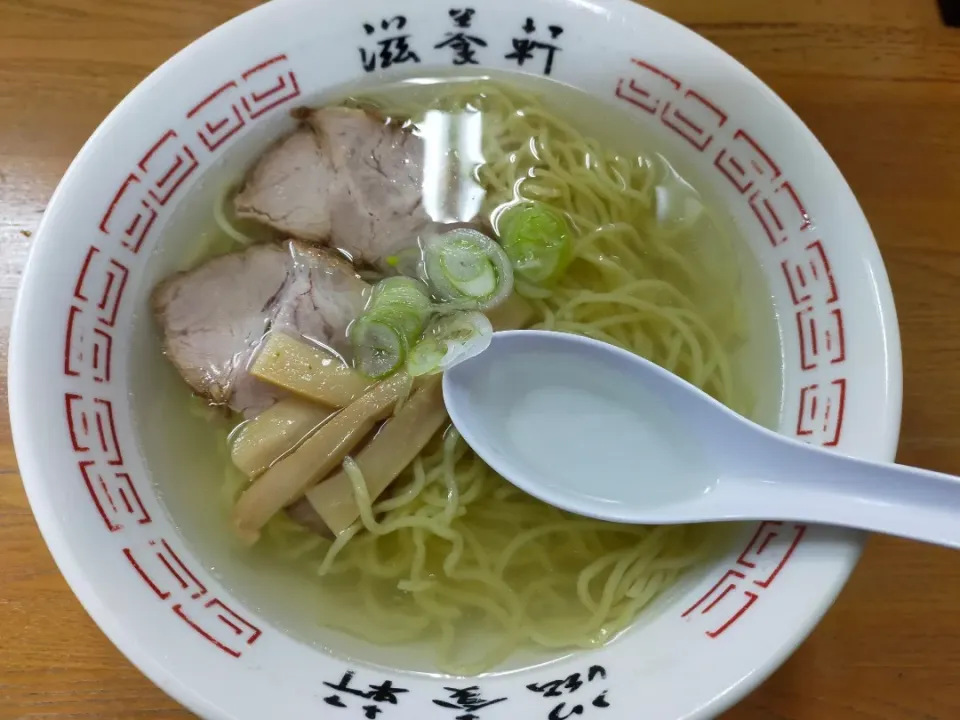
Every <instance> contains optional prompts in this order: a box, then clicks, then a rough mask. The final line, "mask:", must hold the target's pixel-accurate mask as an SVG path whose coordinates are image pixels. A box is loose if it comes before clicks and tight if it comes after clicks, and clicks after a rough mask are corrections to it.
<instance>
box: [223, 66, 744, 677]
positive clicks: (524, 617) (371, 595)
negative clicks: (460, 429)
mask: <svg viewBox="0 0 960 720" xmlns="http://www.w3.org/2000/svg"><path fill="white" fill-rule="evenodd" d="M379 105H380V107H381V109H382V110H384V111H385V112H387V113H388V114H393V115H395V116H399V117H409V118H411V119H412V120H413V122H416V121H417V118H419V117H422V114H423V108H415V107H411V108H403V107H400V106H399V105H398V103H397V101H396V99H387V100H385V101H384V100H382V101H381V102H380V103H379ZM434 109H439V110H446V111H457V110H463V109H473V110H480V111H482V112H483V113H484V122H483V133H484V136H483V138H482V142H481V147H482V149H483V153H484V157H485V162H484V163H483V164H481V165H479V166H478V167H476V168H475V169H474V171H473V175H474V177H475V178H476V179H477V181H478V182H479V183H480V184H481V185H482V186H483V188H484V190H485V192H486V197H485V200H484V207H483V212H484V213H486V214H487V215H488V216H489V214H491V213H492V212H493V211H494V210H495V209H496V208H498V207H501V206H503V205H504V204H506V203H510V202H513V201H515V200H516V199H518V197H526V198H536V199H537V200H539V201H540V202H543V203H546V204H548V205H551V206H552V207H554V208H555V209H557V210H558V211H560V212H563V213H565V214H566V216H567V217H569V218H570V220H571V221H572V223H573V225H574V227H575V230H576V232H575V235H576V236H577V237H576V239H575V241H574V246H573V252H572V255H573V260H572V262H571V264H570V266H569V268H568V270H567V271H566V273H565V275H564V277H563V278H562V279H561V281H560V282H559V284H558V285H557V286H556V287H555V288H553V289H551V290H547V291H545V292H543V293H542V297H535V298H532V300H531V304H532V306H533V308H534V313H535V319H534V326H535V327H540V328H546V329H554V330H560V331H565V332H574V333H579V334H583V335H588V336H590V337H594V338H597V339H600V340H603V341H606V342H610V343H612V344H615V345H618V346H620V347H623V348H625V349H627V350H630V351H632V352H635V353H637V354H640V355H642V356H644V357H647V358H649V359H651V360H652V361H654V362H657V363H659V364H661V365H663V366H664V367H667V368H668V369H670V370H672V371H674V372H677V373H678V374H681V375H683V376H684V377H686V378H687V379H688V380H690V381H691V382H694V383H696V384H697V385H699V386H700V387H702V388H703V389H704V390H705V391H707V392H709V393H711V394H713V395H714V396H715V397H716V398H717V399H718V400H720V401H721V402H724V403H726V404H727V405H730V406H732V407H734V408H735V409H739V410H741V411H744V410H746V409H747V408H746V407H745V405H746V403H747V402H748V401H749V398H746V397H744V395H743V389H742V388H738V387H735V384H734V377H733V373H732V370H731V364H730V355H729V352H730V349H731V347H733V346H734V345H735V343H736V342H738V341H739V339H740V338H742V328H741V326H740V322H741V317H742V316H741V314H740V311H739V309H738V307H737V298H736V297H735V295H736V286H735V285H736V278H735V277H733V271H732V270H730V273H727V275H729V277H728V276H727V275H725V274H724V270H726V269H725V268H719V269H718V268H708V267H704V266H702V265H701V264H699V262H698V260H697V253H696V252H694V249H693V248H692V247H690V246H689V245H688V244H687V238H686V235H687V234H688V230H689V228H688V227H686V226H685V225H683V226H680V227H679V228H678V227H673V228H669V229H666V230H665V229H663V228H661V227H659V226H658V225H657V223H656V218H655V215H654V213H653V208H654V207H655V203H656V200H655V195H654V188H655V187H656V185H657V184H658V182H659V178H661V177H663V176H664V175H665V173H667V172H671V171H670V170H669V169H668V168H666V167H665V166H664V165H663V163H662V161H661V160H660V159H659V158H658V157H656V156H651V157H637V156H629V155H623V154H617V153H615V152H613V151H611V150H609V149H607V148H605V147H603V146H602V145H601V144H600V143H599V142H597V141H596V140H594V139H591V138H586V137H584V136H583V135H582V134H580V133H579V132H578V131H577V130H576V129H575V128H573V127H572V126H570V125H569V124H568V123H566V122H564V121H563V120H561V119H559V118H557V117H556V116H555V115H553V114H552V113H551V112H550V110H549V109H547V108H546V107H545V106H542V105H540V104H539V103H538V102H537V101H536V100H534V99H532V98H531V97H530V96H529V94H527V93H524V94H523V96H520V95H519V94H518V93H516V92H514V91H511V90H509V89H506V88H504V87H503V86H501V85H498V84H478V83H476V82H474V83H469V84H453V85H450V86H448V91H447V92H446V94H444V95H443V97H442V98H441V99H440V100H439V101H437V102H436V104H435V106H434ZM518 193H519V195H518ZM705 283H706V284H710V283H715V284H716V287H717V288H719V289H717V290H716V291H715V292H713V293H711V294H710V299H711V302H712V303H713V306H705V305H703V304H702V300H703V297H704V295H705V293H704V289H703V287H702V286H703V285H704V284H705ZM727 296H729V297H727ZM344 470H345V471H346V473H347V476H348V477H349V478H350V480H351V483H352V485H353V488H354V492H355V496H356V499H357V504H358V507H359V508H360V520H359V521H358V522H357V523H355V524H354V525H353V526H351V527H350V528H349V529H348V530H347V531H346V533H344V534H343V535H341V536H340V537H339V538H337V540H335V541H333V542H330V541H326V540H320V539H318V538H316V537H315V536H313V535H311V534H310V533H309V532H308V531H306V530H304V529H303V528H300V527H299V526H297V525H295V524H294V523H293V522H292V521H290V520H289V519H288V518H286V517H284V516H278V517H276V518H274V519H273V520H271V522H270V524H268V526H267V528H266V530H265V532H264V534H263V541H262V542H263V543H264V544H265V545H268V546H270V547H271V548H273V549H275V550H277V551H278V552H282V553H283V556H284V557H288V558H292V557H296V558H298V559H297V562H300V563H302V564H303V565H304V566H305V567H310V568H311V569H312V570H313V571H314V572H316V573H317V574H319V575H320V576H321V580H322V582H323V583H324V584H325V585H327V586H329V587H330V588H333V589H337V590H338V591H339V592H340V594H341V596H342V597H343V598H347V601H344V602H343V603H340V604H337V605H335V606H327V605H325V606H324V607H323V608H320V609H318V615H319V616H320V618H321V621H322V622H324V623H325V624H327V625H330V626H332V627H337V628H340V629H343V630H345V631H347V632H350V633H352V634H355V635H357V636H359V637H363V638H366V639H368V640H370V641H371V642H376V643H392V642H408V641H411V640H414V639H423V640H429V641H431V642H432V643H433V646H434V648H435V649H436V654H437V663H438V665H439V666H440V668H441V669H443V670H446V671H450V672H458V673H465V674H470V673H476V672H482V671H484V670H487V669H489V668H490V667H491V666H493V665H496V664H497V663H499V662H501V661H502V660H504V659H505V658H506V657H508V656H509V655H510V654H511V653H512V652H513V651H515V650H516V649H518V648H521V647H529V646H534V647H537V646H539V647H542V648H556V649H564V648H572V647H596V646H598V645H601V644H603V643H604V642H607V641H608V640H610V639H611V638H612V637H614V636H615V635H616V633H618V632H620V631H621V630H623V629H624V628H626V627H627V626H629V624H630V623H631V622H632V621H633V620H634V618H635V617H636V615H637V613H639V612H640V611H641V610H643V608H645V607H646V606H647V605H649V604H650V602H652V601H653V600H654V599H656V598H657V597H658V596H659V595H660V594H661V593H663V592H664V590H666V589H667V588H668V587H669V586H670V585H671V584H672V583H673V582H675V581H676V580H677V578H678V577H680V575H681V574H682V573H683V572H684V571H685V570H687V569H688V568H690V567H691V566H693V565H694V564H696V563H697V562H699V561H700V560H701V559H702V558H703V557H704V555H705V554H706V553H707V552H708V551H709V549H710V546H711V543H712V542H714V541H715V539H716V535H715V533H713V532H712V531H711V530H710V529H709V528H705V527H680V526H676V527H674V526H671V527H658V528H651V527H640V526H627V525H618V524H613V523H605V522H601V521H597V520H591V519H586V518H581V517H577V516H572V515H569V514H567V513H565V512H563V511H561V510H558V509H557V508H554V507H550V506H548V505H545V504H543V503H541V502H539V501H538V500H535V499H533V498H531V497H529V496H527V495H526V494H525V493H522V492H520V491H519V490H517V489H516V488H514V487H513V486H511V485H509V484H507V483H506V482H505V481H504V480H503V479H502V478H500V477H499V476H497V475H496V474H495V473H494V472H493V471H492V470H491V469H490V468H488V467H487V466H486V465H485V464H484V463H483V462H482V461H481V460H480V459H479V458H477V457H476V456H475V455H474V454H473V453H472V452H470V451H469V449H468V448H467V447H466V446H465V445H464V443H463V442H462V441H461V440H460V438H459V437H458V436H457V434H456V433H455V432H451V431H448V432H447V433H446V434H445V435H444V436H443V437H442V438H438V439H436V440H435V442H434V443H432V444H431V445H430V446H429V447H428V448H427V449H426V450H425V451H424V452H422V453H421V454H420V455H419V456H418V457H417V458H416V460H415V461H414V462H413V463H412V464H411V466H410V467H409V468H407V470H406V471H405V472H404V473H403V475H402V476H401V478H400V479H398V481H397V483H396V487H397V490H396V492H394V493H393V494H391V495H390V496H389V497H384V498H382V499H380V500H379V501H377V502H376V504H375V505H373V506H371V503H370V498H369V497H368V496H367V494H366V485H365V483H364V482H363V477H362V475H361V474H360V470H359V468H358V467H357V466H356V464H355V463H353V462H352V461H350V460H348V461H347V462H346V463H344ZM596 471H597V472H603V468H602V466H598V467H597V470H596ZM239 489H240V488H239V487H237V486H236V485H234V486H231V487H229V488H227V489H225V492H226V493H227V494H228V495H231V497H235V496H236V493H237V492H238V491H239ZM487 631H489V632H492V633H493V636H492V637H493V638H494V641H493V643H492V646H491V644H490V643H486V644H485V645H484V644H483V643H480V645H482V646H483V647H479V646H478V645H477V643H476V642H474V640H476V638H477V637H479V635H480V634H482V633H483V632H487ZM478 647H479V649H478Z"/></svg>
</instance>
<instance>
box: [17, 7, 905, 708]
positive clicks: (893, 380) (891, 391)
mask: <svg viewBox="0 0 960 720" xmlns="http://www.w3.org/2000/svg"><path fill="white" fill-rule="evenodd" d="M309 1H310V0H274V2H273V3H266V4H262V5H259V6H257V7H254V8H252V9H251V10H248V11H246V12H245V13H243V14H241V15H238V16H236V17H234V18H232V19H230V20H228V21H227V22H225V23H223V24H222V25H220V26H218V27H216V28H214V29H212V30H211V31H209V32H207V33H205V34H204V35H203V36H201V37H200V38H197V39H195V40H194V41H192V42H191V43H190V44H189V45H187V46H186V47H184V48H183V49H181V50H180V51H178V52H177V53H176V54H174V55H173V56H172V57H170V58H169V59H167V60H166V61H165V62H164V63H163V64H161V65H160V66H159V67H158V68H157V69H155V70H154V71H153V72H151V73H150V74H149V75H148V76H147V77H146V78H144V79H143V80H142V81H141V82H140V83H139V84H138V85H137V86H136V87H135V88H134V89H133V90H131V91H130V92H129V93H128V94H127V95H126V96H125V97H124V98H123V99H122V100H121V101H120V102H119V103H118V104H117V105H116V107H115V108H114V109H113V110H111V112H110V113H109V114H108V115H107V117H106V118H105V119H104V120H103V121H102V122H101V123H100V125H99V126H98V127H97V129H96V130H95V131H94V132H93V133H92V134H91V136H90V137H89V138H88V140H87V141H86V142H85V143H84V144H83V146H82V147H81V149H80V151H79V152H78V153H77V155H76V157H75V158H74V159H73V160H72V161H71V163H70V166H69V167H68V169H67V171H66V172H65V174H64V176H63V177H62V179H61V180H60V182H59V183H58V184H57V188H56V190H55V191H54V193H53V195H52V196H51V198H50V200H49V202H48V204H47V209H46V210H45V212H44V215H43V218H42V219H41V222H40V224H39V226H38V229H37V232H36V236H35V238H34V242H33V243H31V248H30V252H29V256H28V258H27V262H26V264H25V267H24V271H23V280H22V282H21V284H20V288H19V289H18V293H17V298H16V301H15V305H14V311H13V317H12V323H11V330H10V351H9V360H8V396H9V397H8V409H9V413H10V418H11V435H12V438H13V443H14V447H15V449H16V454H17V460H18V464H19V470H20V474H21V478H22V482H23V485H24V489H25V491H26V494H27V497H28V501H29V503H30V506H31V509H32V511H33V513H34V516H35V518H36V521H37V525H38V527H39V529H40V531H41V535H42V536H43V539H44V542H45V543H46V545H47V547H48V548H49V550H50V553H51V555H52V556H53V558H54V561H55V562H56V564H57V566H58V569H59V570H60V572H61V574H62V575H63V576H64V578H65V579H66V580H67V583H68V584H69V586H70V588H71V590H72V591H73V593H74V594H75V595H76V596H77V599H78V600H80V602H81V604H82V605H83V607H84V609H85V610H86V611H87V613H88V614H89V615H90V617H91V618H92V619H93V620H94V622H95V623H96V624H97V625H98V626H99V627H100V629H101V630H102V631H103V632H104V634H105V635H106V636H107V637H108V638H109V639H110V641H111V642H112V643H113V644H114V646H116V647H117V648H118V649H119V650H120V651H121V653H123V655H124V656H125V657H126V658H127V659H128V660H129V661H130V662H131V663H132V664H133V665H134V666H136V667H137V668H138V669H139V670H140V671H141V672H143V673H144V674H145V675H146V676H147V677H148V678H149V679H150V680H151V681H152V682H154V683H155V684H156V685H157V686H158V687H160V688H161V689H162V690H164V692H166V693H167V694H169V695H170V696H171V697H173V698H174V699H175V700H176V701H178V702H180V703H182V704H183V705H184V706H185V707H187V708H188V709H189V710H191V711H193V712H195V713H197V714H198V715H200V716H202V717H218V718H219V717H227V716H226V715H224V714H223V713H222V711H221V710H220V709H219V708H218V707H217V706H216V705H214V704H212V703H211V702H210V701H209V700H208V699H207V698H206V697H205V696H204V694H203V693H201V692H199V691H198V690H196V689H195V688H194V687H193V686H191V685H189V684H186V683H184V682H181V681H180V680H179V679H178V678H177V677H176V676H175V675H174V674H172V673H170V672H169V671H168V670H167V668H166V667H165V666H164V665H163V664H162V663H160V662H158V661H157V660H156V659H155V657H154V656H153V655H152V654H151V653H150V652H149V650H148V649H147V648H145V647H144V646H143V645H142V644H141V643H140V642H139V641H138V640H137V638H136V636H135V635H133V634H131V633H129V632H126V631H125V630H124V628H123V626H122V624H121V621H120V618H119V616H117V615H115V614H114V613H113V612H112V610H110V609H109V608H108V607H106V606H105V604H104V603H103V602H102V601H101V599H100V593H99V592H98V591H97V590H96V589H95V587H94V586H93V584H92V583H91V582H89V580H88V579H87V577H86V574H85V573H84V572H83V570H82V568H81V567H80V563H79V562H78V560H77V556H76V554H75V552H74V549H73V548H72V547H71V545H70V543H69V541H68V539H67V536H66V533H64V532H63V529H62V526H61V525H60V523H59V522H58V520H57V517H56V515H55V513H54V511H53V508H52V506H51V505H50V503H49V501H48V499H47V494H48V490H47V489H46V488H45V487H44V483H45V481H44V480H43V477H42V475H43V474H42V472H41V470H40V463H39V461H38V457H39V452H40V451H41V449H40V448H39V447H37V443H38V439H36V438H35V437H31V436H28V435H27V433H26V431H25V429H24V424H23V423H22V422H17V420H16V418H18V417H21V416H23V415H26V414H29V413H30V403H29V388H28V387H27V386H26V383H25V382H24V380H25V379H26V376H27V370H26V368H27V367H28V359H27V358H26V357H24V355H23V353H22V352H21V351H20V349H19V348H20V347H21V346H22V343H21V342H18V341H17V339H18V338H20V337H21V336H23V335H24V334H25V333H27V332H28V320H27V318H26V317H24V315H25V311H24V309H23V308H24V305H25V302H24V296H25V294H26V292H25V290H24V288H26V287H28V285H29V284H30V279H31V278H32V277H33V276H34V275H35V274H36V271H35V269H34V268H35V266H36V265H37V264H38V263H39V261H38V259H37V256H38V254H39V253H38V252H37V251H36V249H37V246H38V245H39V244H41V243H43V242H44V238H45V237H46V235H47V234H48V232H49V231H48V230H47V228H48V226H49V225H50V224H52V223H53V220H52V216H53V215H54V214H55V213H56V212H57V210H58V208H59V205H60V204H61V196H62V194H63V190H64V188H65V187H67V186H68V185H70V184H71V183H72V182H73V180H74V176H76V175H78V174H80V173H81V170H82V169H83V166H84V165H85V164H86V163H87V159H88V158H89V156H90V155H91V154H92V153H93V152H94V149H95V148H96V147H97V146H99V145H100V144H101V142H102V140H103V137H104V136H105V135H107V134H108V133H109V132H110V131H111V129H112V128H113V127H114V126H115V125H116V124H117V123H118V122H120V121H121V118H123V116H125V115H126V114H127V111H128V109H129V108H131V107H133V106H135V105H137V104H138V103H139V102H140V100H141V98H142V97H144V96H146V95H148V94H149V93H150V92H151V91H152V90H153V88H154V86H155V85H156V83H157V82H158V81H159V80H160V79H161V78H162V77H164V76H165V75H167V74H168V73H170V72H171V70H172V69H174V68H175V67H177V66H185V65H188V64H189V63H190V61H191V60H192V58H193V56H194V54H196V53H197V52H198V51H199V50H200V49H201V48H202V47H204V46H206V45H207V44H208V43H210V42H211V41H212V40H215V39H216V38H218V37H220V36H227V35H230V34H232V33H233V32H234V31H236V30H237V29H239V28H240V27H241V26H244V25H247V24H253V23H255V22H257V20H258V18H259V17H260V16H262V15H264V16H265V15H268V14H272V13H276V12H282V6H284V5H299V4H306V3H308V2H309ZM569 1H570V2H572V3H573V4H575V5H578V6H584V7H588V8H604V7H605V6H615V7H617V8H618V9H620V10H622V11H624V12H637V13H638V17H642V15H643V13H652V14H654V15H657V16H659V17H661V18H662V19H663V20H665V21H666V22H667V23H669V24H671V25H673V26H674V29H675V30H676V31H677V32H682V33H683V34H685V35H687V36H688V37H689V39H690V40H691V41H692V42H697V43H700V44H706V45H709V46H710V47H711V48H712V49H713V50H714V51H715V52H717V53H722V54H723V55H724V56H725V57H726V58H727V59H729V61H730V62H731V63H732V64H733V66H735V67H736V70H737V72H738V73H739V74H742V75H744V77H746V78H748V79H749V80H750V81H752V82H753V84H754V85H756V87H757V89H758V90H761V91H762V92H763V93H764V94H766V95H767V96H768V97H769V98H770V99H771V100H772V101H773V102H774V103H775V104H776V105H777V106H778V108H779V109H780V112H781V113H782V114H783V115H784V116H785V117H786V118H787V119H788V120H789V121H790V122H791V123H792V124H793V125H794V126H795V129H796V131H797V132H798V133H801V134H803V135H805V136H806V139H807V140H808V141H810V142H813V143H814V144H815V145H816V146H817V147H818V148H820V149H821V151H822V152H823V153H824V155H825V156H826V157H827V159H828V160H829V161H830V163H831V164H832V165H833V167H834V169H836V173H835V175H836V177H835V178H831V179H830V181H831V182H832V183H834V184H837V183H839V185H838V187H840V188H843V189H845V190H846V191H847V192H849V194H850V197H851V198H853V208H854V209H855V210H856V211H858V212H859V213H860V214H861V217H862V221H863V223H864V224H865V226H866V228H867V230H868V232H869V235H870V238H871V239H872V242H871V243H865V245H864V247H863V248H862V249H861V251H860V252H861V253H862V255H863V257H864V260H865V262H866V263H867V264H868V266H869V267H870V270H871V273H872V276H873V281H874V286H875V292H876V300H877V302H878V304H879V311H880V315H881V322H880V324H881V327H882V329H883V333H884V337H883V346H884V351H885V360H886V369H887V372H886V379H885V381H886V389H887V392H888V402H887V407H886V408H885V412H886V417H884V418H883V420H884V422H885V423H886V427H887V428H888V432H887V433H886V435H885V436H883V437H879V438H878V441H877V445H878V454H880V455H885V456H887V457H888V459H890V460H892V459H893V457H894V455H895V452H896V447H897V441H898V437H899V429H900V423H901V417H902V392H903V377H902V348H901V344H900V332H899V325H898V321H897V313H896V307H895V303H894V298H893V293H892V288H891V286H890V282H889V277H888V274H887V271H886V267H885V265H884V262H883V259H882V257H881V254H880V250H879V247H878V245H877V242H876V237H875V235H874V234H873V232H872V229H870V226H869V223H868V221H867V219H866V217H863V213H862V208H861V207H860V204H859V202H857V201H856V199H855V196H854V195H853V193H852V190H851V189H850V187H849V185H848V184H847V181H846V179H845V178H844V177H843V176H842V174H841V173H840V171H839V168H837V166H836V163H835V162H834V161H833V158H832V157H830V155H829V153H828V152H827V150H826V149H825V148H823V146H822V144H821V143H820V142H819V140H817V139H816V137H815V136H814V135H813V133H812V132H811V131H810V130H809V128H808V127H807V126H806V124H805V123H804V122H803V121H802V120H801V119H800V118H799V117H798V116H797V115H796V113H795V112H794V111H793V110H792V109H791V108H790V107H789V106H788V105H787V104H786V103H785V102H784V101H783V100H782V99H781V98H780V97H779V96H778V95H776V94H775V93H774V92H773V90H772V89H771V88H770V87H769V86H767V84H766V83H764V82H763V81H762V80H761V79H760V78H758V77H757V76H756V75H755V74H753V73H752V72H751V71H750V70H749V69H747V68H746V67H744V66H743V65H742V64H741V63H740V62H739V61H737V60H736V59H735V58H733V57H732V56H730V55H729V54H728V53H726V51H724V50H722V49H721V48H719V47H718V46H716V45H715V44H714V43H712V42H711V41H710V40H708V39H706V38H704V37H703V36H701V35H699V34H698V33H696V32H695V31H693V30H691V29H689V28H687V27H685V26H683V25H681V24H679V23H677V22H675V21H673V20H671V19H670V18H667V17H665V16H663V15H661V14H660V13H658V12H656V11H654V10H651V9H649V8H646V7H644V6H639V5H635V4H634V3H633V2H631V0H569ZM624 6H630V7H629V8H626V7H624ZM849 543H850V546H851V555H850V560H849V562H848V564H847V567H846V568H845V572H842V573H837V575H836V577H835V579H834V582H833V584H832V586H830V587H829V588H828V589H827V591H826V592H823V593H822V594H821V595H820V597H819V599H818V603H817V606H816V608H815V611H814V612H811V613H809V614H808V615H807V617H806V618H805V619H804V621H803V622H797V623H795V624H794V630H793V632H792V633H791V634H790V636H789V639H788V640H786V641H784V642H783V643H782V645H781V646H780V648H779V649H778V650H777V651H776V652H774V653H771V654H770V655H768V656H767V657H766V658H765V659H764V660H763V661H762V662H761V663H759V664H758V666H757V668H756V669H755V670H754V671H753V672H752V673H751V674H749V675H747V676H745V677H743V678H742V679H741V680H740V681H739V682H738V683H736V684H735V685H733V686H731V687H729V688H728V689H727V690H726V691H725V692H724V693H723V694H721V695H719V696H717V697H715V698H713V699H712V701H710V702H709V703H708V704H707V705H706V706H704V707H703V708H701V709H699V710H698V711H696V712H694V713H693V714H691V715H690V716H689V717H690V718H705V717H712V716H714V715H715V714H718V713H720V712H723V711H725V710H726V709H728V708H729V707H731V706H732V705H734V704H735V703H737V702H738V701H739V700H741V699H742V698H743V697H744V696H745V695H746V694H748V693H749V692H751V691H752V690H753V689H755V688H756V687H757V686H758V685H760V684H761V683H762V682H763V681H764V680H766V679H767V677H769V676H770V675H771V674H772V673H773V672H774V671H775V670H777V669H778V668H779V667H780V666H781V665H782V663H783V662H784V661H785V660H786V658H787V657H789V655H790V654H792V653H793V652H794V651H795V649H796V647H797V646H798V645H799V644H800V643H802V642H803V640H804V639H805V638H806V637H807V636H808V635H809V634H810V633H811V632H812V630H813V629H814V627H815V626H816V625H817V624H818V623H819V622H820V620H821V619H822V617H823V615H824V614H825V613H826V611H827V610H828V609H829V608H830V607H831V605H832V604H833V602H834V601H835V599H836V597H837V596H838V595H839V593H840V591H841V590H842V589H843V587H844V586H845V584H846V582H847V581H848V579H849V576H850V574H851V573H852V572H853V569H854V568H855V567H856V564H857V562H858V560H859V557H860V555H861V553H862V551H863V547H864V544H865V535H863V534H860V535H859V536H857V535H851V536H850V537H849Z"/></svg>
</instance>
